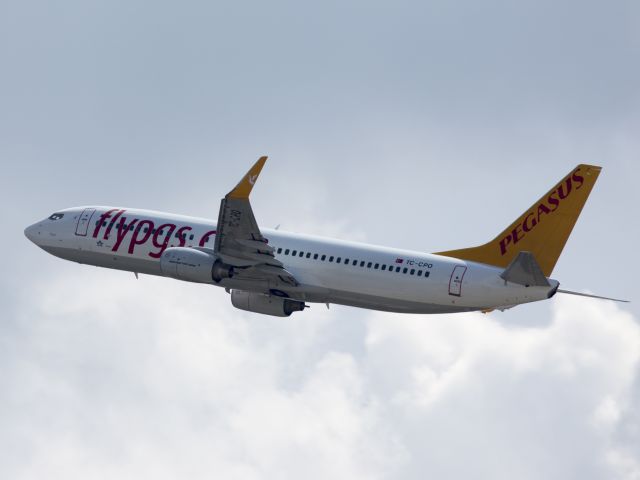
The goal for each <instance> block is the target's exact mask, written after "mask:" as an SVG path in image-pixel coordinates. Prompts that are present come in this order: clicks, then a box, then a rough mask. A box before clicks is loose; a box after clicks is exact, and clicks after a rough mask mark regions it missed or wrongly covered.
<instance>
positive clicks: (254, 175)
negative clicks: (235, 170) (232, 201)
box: [227, 157, 267, 198]
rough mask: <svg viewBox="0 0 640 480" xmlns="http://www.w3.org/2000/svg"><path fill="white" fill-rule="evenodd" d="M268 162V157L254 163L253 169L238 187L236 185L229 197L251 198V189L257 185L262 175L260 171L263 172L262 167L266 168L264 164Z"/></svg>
mask: <svg viewBox="0 0 640 480" xmlns="http://www.w3.org/2000/svg"><path fill="white" fill-rule="evenodd" d="M266 161H267V157H260V158H259V159H258V161H257V162H256V163H254V165H253V167H251V169H250V170H249V171H248V172H247V174H246V175H245V176H244V177H242V180H240V182H239V183H238V185H236V187H235V188H234V189H233V190H231V191H230V192H229V193H228V194H227V197H230V198H249V194H250V193H251V189H252V188H253V185H254V184H255V183H256V180H257V179H258V175H260V171H261V170H262V167H264V163H265V162H266Z"/></svg>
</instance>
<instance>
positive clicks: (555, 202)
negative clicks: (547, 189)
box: [547, 190, 560, 213]
mask: <svg viewBox="0 0 640 480" xmlns="http://www.w3.org/2000/svg"><path fill="white" fill-rule="evenodd" d="M555 194H556V191H555V190H554V191H553V192H551V194H549V197H548V198H547V203H549V205H551V211H552V212H555V211H556V210H557V209H558V207H559V206H560V200H559V199H557V198H556V197H554V195H555ZM547 213H549V212H547Z"/></svg>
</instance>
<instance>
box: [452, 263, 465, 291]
mask: <svg viewBox="0 0 640 480" xmlns="http://www.w3.org/2000/svg"><path fill="white" fill-rule="evenodd" d="M466 271H467V267H465V266H464V265H456V267H455V268H454V269H453V272H451V278H450V279H449V295H455V296H456V297H459V296H460V295H462V279H463V278H464V274H465V273H466Z"/></svg>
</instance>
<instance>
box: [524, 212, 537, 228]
mask: <svg viewBox="0 0 640 480" xmlns="http://www.w3.org/2000/svg"><path fill="white" fill-rule="evenodd" d="M537 224H538V222H537V220H536V217H535V215H534V213H533V212H531V213H529V214H528V215H527V216H526V217H524V222H522V230H524V231H525V232H529V231H531V229H532V228H533V227H535V226H536V225H537Z"/></svg>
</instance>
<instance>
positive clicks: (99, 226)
mask: <svg viewBox="0 0 640 480" xmlns="http://www.w3.org/2000/svg"><path fill="white" fill-rule="evenodd" d="M117 210H118V209H117V208H112V209H111V210H107V211H106V212H104V213H103V214H102V215H100V220H99V222H98V225H96V228H95V230H94V231H93V238H97V237H98V233H100V229H101V228H102V224H103V223H104V221H105V220H106V219H107V218H109V217H110V216H111V213H112V212H116V211H117Z"/></svg>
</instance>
